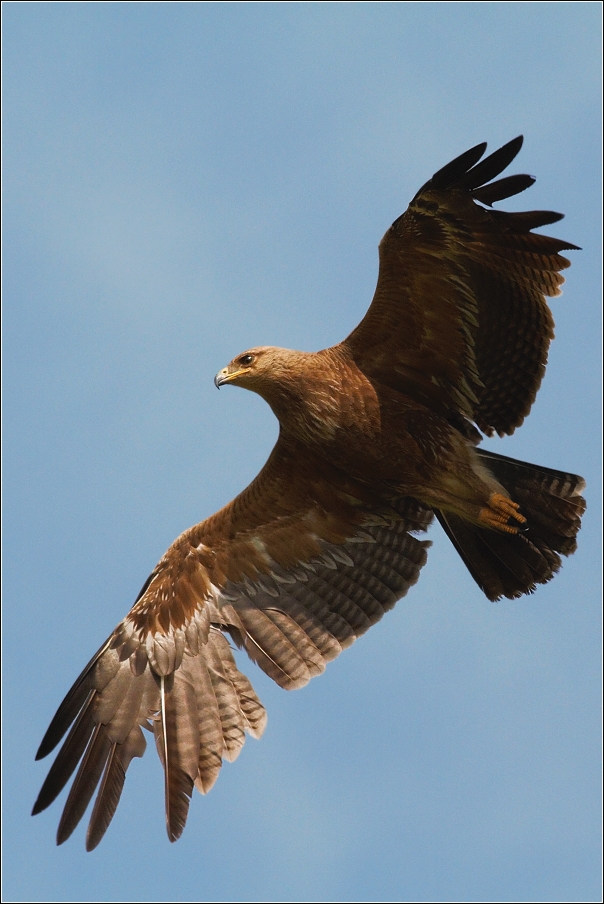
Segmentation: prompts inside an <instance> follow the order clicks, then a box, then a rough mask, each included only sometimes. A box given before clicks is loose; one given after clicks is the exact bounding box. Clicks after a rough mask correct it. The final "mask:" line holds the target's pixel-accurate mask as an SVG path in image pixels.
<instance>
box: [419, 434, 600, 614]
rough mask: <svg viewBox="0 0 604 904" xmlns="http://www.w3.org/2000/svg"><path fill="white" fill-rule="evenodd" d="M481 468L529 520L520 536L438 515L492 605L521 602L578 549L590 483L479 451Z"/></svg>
mask: <svg viewBox="0 0 604 904" xmlns="http://www.w3.org/2000/svg"><path fill="white" fill-rule="evenodd" d="M476 451H477V454H478V456H479V457H480V458H481V460H482V463H483V464H484V465H485V466H486V467H487V468H488V469H489V470H490V471H491V473H492V474H493V475H494V476H495V477H496V478H497V480H498V481H499V482H500V483H501V485H502V486H503V487H505V489H506V490H507V491H508V493H509V495H510V497H511V498H512V499H513V500H514V502H517V503H518V504H519V505H520V511H521V512H522V514H523V515H524V516H525V518H526V519H527V523H526V528H525V529H524V530H523V531H522V532H521V533H518V534H508V533H502V532H499V531H496V530H491V529H489V528H483V527H479V526H478V525H475V524H471V523H470V522H468V521H465V520H464V519H463V518H461V517H459V516H458V515H453V514H450V513H448V512H441V511H438V510H437V511H436V516H437V518H438V520H439V522H440V523H441V525H442V527H443V529H444V530H445V532H446V534H447V536H448V537H449V539H450V540H451V542H452V543H453V545H454V546H455V548H456V549H457V552H458V553H459V555H460V556H461V558H462V559H463V561H464V563H465V565H466V567H467V569H468V571H469V572H470V574H471V575H472V577H473V578H474V580H475V581H476V583H477V584H478V586H479V587H480V588H481V589H482V590H483V592H484V593H485V594H486V596H487V597H488V598H489V599H490V600H493V601H495V600H498V599H500V598H501V597H502V596H505V597H508V599H516V598H518V597H520V596H522V595H523V594H525V593H532V592H533V591H534V590H535V589H536V586H537V584H546V583H547V582H548V581H550V580H551V579H552V578H553V576H554V575H555V574H556V572H557V571H558V570H559V569H560V566H561V564H562V562H561V558H560V556H561V555H563V556H569V555H571V554H572V553H573V552H574V551H575V550H576V548H577V540H576V537H577V533H578V531H579V528H580V527H581V517H582V515H583V513H584V511H585V500H584V499H583V497H582V496H581V493H582V491H583V489H584V488H585V481H584V480H583V478H582V477H579V476H577V475H576V474H568V473H566V472H564V471H556V470H554V469H552V468H544V467H541V466H540V465H532V464H529V463H528V462H523V461H516V460H515V459H513V458H507V457H505V456H503V455H496V454H495V453H493V452H487V451H486V450H484V449H477V450H476Z"/></svg>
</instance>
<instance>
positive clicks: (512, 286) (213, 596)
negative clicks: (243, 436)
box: [33, 137, 585, 850]
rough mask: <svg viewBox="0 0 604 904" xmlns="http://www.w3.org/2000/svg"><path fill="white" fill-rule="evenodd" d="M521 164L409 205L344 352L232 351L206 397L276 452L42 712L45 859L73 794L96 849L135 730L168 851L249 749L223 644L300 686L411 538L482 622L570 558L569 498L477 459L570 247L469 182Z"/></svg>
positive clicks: (373, 603)
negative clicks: (223, 392) (158, 777)
mask: <svg viewBox="0 0 604 904" xmlns="http://www.w3.org/2000/svg"><path fill="white" fill-rule="evenodd" d="M521 145H522V137H518V138H516V139H514V140H513V141H510V142H509V143H508V144H506V145H505V146H504V147H502V148H500V149H499V150H497V151H495V153H493V154H491V155H490V156H488V157H486V158H485V159H483V160H482V159H481V158H482V157H483V155H484V152H485V149H486V144H485V143H483V144H479V145H477V146H476V147H474V148H472V149H471V150H469V151H467V152H466V153H464V154H462V155H461V156H459V157H457V158H456V159H455V160H453V161H452V162H451V163H449V164H447V165H446V166H445V167H443V168H442V169H440V170H439V171H438V172H437V173H435V174H434V175H433V176H432V178H431V179H430V180H429V181H428V182H426V183H425V185H423V186H422V188H420V190H419V191H418V192H417V194H416V195H415V197H414V198H413V200H412V201H411V204H410V206H409V208H408V210H407V211H406V213H404V214H403V215H402V216H400V217H399V218H398V219H397V220H395V222H394V223H393V224H392V226H391V227H390V229H389V230H388V231H387V232H386V234H385V236H384V238H383V239H382V241H381V244H380V248H379V256H380V266H379V277H378V283H377V288H376V291H375V295H374V298H373V301H372V303H371V306H370V307H369V310H368V311H367V313H366V315H365V317H364V318H363V320H362V321H361V323H360V324H359V325H358V326H357V327H356V329H354V330H353V332H352V333H351V334H350V335H349V336H348V338H347V339H345V340H344V341H343V342H341V343H340V344H339V345H335V346H333V347H332V348H327V349H323V350H322V351H319V352H310V353H309V352H300V351H291V350H288V349H282V348H271V347H266V346H265V347H261V348H252V349H249V350H248V351H245V352H244V353H243V354H240V355H238V356H237V357H236V358H234V359H233V360H232V361H231V363H230V364H228V365H227V366H226V367H224V368H223V369H222V370H221V371H220V372H219V373H218V374H217V375H216V378H215V383H216V385H217V386H218V387H221V386H226V385H228V384H232V385H234V386H242V387H244V388H246V389H251V390H252V391H254V392H257V393H258V394H259V395H260V396H262V398H263V399H265V400H266V401H267V402H268V404H269V405H270V406H271V408H272V410H273V412H274V414H275V415H276V417H277V418H278V420H279V427H280V430H279V437H278V440H277V443H276V445H275V447H274V449H273V451H272V452H271V454H270V456H269V459H268V461H267V462H266V464H265V465H264V467H263V468H262V470H261V471H260V473H259V474H258V476H257V477H256V478H255V480H253V481H252V483H251V484H250V485H249V486H248V487H247V488H246V489H245V490H243V492H242V493H240V495H239V496H237V497H236V498H235V499H233V501H232V502H230V503H229V504H228V505H226V506H225V507H224V508H223V509H221V510H220V511H219V512H217V513H216V514H214V515H212V516H211V517H210V518H208V519H207V520H205V521H202V522H201V523H200V524H197V525H195V526H194V527H192V528H190V529H189V530H187V531H185V532H184V533H183V534H181V536H180V537H178V539H177V540H175V542H174V543H173V544H172V546H171V547H170V548H169V549H168V551H167V552H166V554H165V555H164V556H163V558H162V559H161V560H160V561H159V562H158V564H157V566H156V567H155V569H154V570H153V572H152V573H151V575H150V576H149V577H148V578H147V580H146V581H145V583H144V585H143V588H142V590H141V592H140V594H139V596H138V598H137V600H136V602H135V603H134V606H133V607H132V609H131V610H130V612H129V613H128V615H127V616H126V617H125V619H124V620H123V621H122V622H121V623H120V624H119V625H118V626H117V628H116V629H115V630H114V631H113V633H112V634H111V636H110V637H109V638H108V639H107V640H106V641H105V643H104V644H103V645H102V646H101V647H100V649H99V650H98V652H97V653H95V655H94V656H93V657H92V659H91V660H90V662H89V663H88V665H87V666H86V668H85V669H84V671H83V672H82V674H81V675H80V677H79V678H78V679H77V681H76V682H75V684H74V685H73V687H72V688H71V690H70V691H69V693H68V694H67V696H66V697H65V699H64V701H63V702H62V704H61V706H60V707H59V709H58V711H57V713H56V715H55V717H54V719H53V720H52V722H51V724H50V727H49V728H48V731H47V732H46V734H45V736H44V739H43V741H42V743H41V745H40V749H39V750H38V754H37V758H38V759H39V758H41V757H45V756H46V755H47V754H48V753H50V751H51V750H53V749H54V747H55V746H56V745H57V744H58V743H59V741H60V740H61V739H62V738H63V736H64V735H65V734H66V733H67V737H66V739H65V741H64V742H63V745H62V747H61V749H60V752H59V754H58V756H57V758H56V759H55V761H54V763H53V765H52V767H51V769H50V772H49V774H48V777H47V778H46V781H45V782H44V784H43V786H42V789H41V791H40V794H39V796H38V799H37V801H36V804H35V806H34V811H33V812H34V813H39V812H40V811H41V810H44V809H45V808H46V807H48V806H49V804H51V803H52V802H53V801H54V799H55V798H56V797H57V795H58V794H59V793H60V791H61V790H62V789H63V788H64V786H65V785H66V783H67V782H68V781H69V780H70V778H71V776H72V774H73V772H74V771H75V770H76V769H77V773H76V776H75V779H74V780H73V783H72V785H71V789H70V791H69V794H68V797H67V801H66V803H65V807H64V809H63V814H62V816H61V820H60V823H59V829H58V833H57V843H58V844H61V843H62V842H64V841H65V840H66V839H67V838H68V837H69V836H70V835H71V833H72V832H73V830H74V828H75V827H76V825H77V824H78V822H79V821H80V819H81V817H82V815H83V814H84V811H85V810H86V808H87V806H88V804H89V802H90V800H91V798H92V796H93V794H94V792H95V790H96V789H97V787H98V792H97V796H96V800H95V803H94V806H93V809H92V814H91V817H90V822H89V826H88V833H87V837H86V847H87V849H88V850H91V849H92V848H94V847H96V845H97V844H98V843H99V842H100V840H101V838H102V837H103V835H104V833H105V831H106V829H107V827H108V825H109V823H110V821H111V819H112V817H113V814H114V812H115V809H116V807H117V805H118V802H119V799H120V795H121V792H122V788H123V784H124V779H125V775H126V770H127V769H128V766H129V764H130V761H131V760H132V758H133V757H140V756H142V755H143V753H144V751H145V747H146V740H145V733H146V732H147V731H149V732H150V733H151V734H152V735H154V737H155V742H156V745H157V750H158V753H159V756H160V759H161V762H162V764H163V768H164V774H165V814H166V825H167V831H168V837H169V839H170V841H175V840H176V839H177V838H178V837H179V836H180V835H181V833H182V831H183V829H184V826H185V822H186V819H187V813H188V808H189V803H190V799H191V795H192V792H193V786H194V785H195V786H196V787H197V788H198V789H199V791H201V792H202V793H204V794H205V793H206V792H207V791H209V790H210V788H211V787H212V785H213V784H214V782H215V781H216V778H217V776H218V773H219V771H220V767H221V765H222V761H223V759H224V758H226V759H227V760H234V759H235V757H236V756H237V755H238V754H239V752H240V750H241V747H242V745H243V742H244V738H245V733H246V732H247V733H248V734H251V735H252V736H253V737H259V736H260V735H261V734H262V732H263V730H264V727H265V723H266V713H265V710H264V707H263V706H262V704H261V703H260V701H259V700H258V698H257V696H256V694H255V693H254V690H253V688H252V686H251V684H250V682H249V681H248V679H247V678H246V677H245V676H244V675H243V674H242V673H241V672H240V671H239V669H238V667H237V665H236V664H235V659H234V658H233V654H232V648H231V644H234V645H235V646H236V647H239V648H242V649H245V651H246V652H247V653H248V655H249V656H250V658H251V659H252V660H253V661H254V662H256V663H257V664H258V665H259V666H260V668H261V669H263V670H264V671H265V672H266V673H267V674H268V675H270V677H271V678H273V679H274V680H275V681H276V682H277V683H278V684H279V685H280V686H281V687H284V688H288V689H292V688H299V687H302V686H303V685H305V684H306V683H307V682H308V681H309V679H310V678H312V677H314V676H315V675H319V674H320V673H321V672H323V671H324V669H325V666H326V663H328V662H330V661H331V660H332V659H335V657H336V656H338V655H339V653H341V652H342V650H343V649H345V648H346V647H348V646H350V645H351V644H352V643H353V641H354V640H356V638H357V637H359V636H360V635H361V634H363V633H364V632H365V631H367V629H368V628H370V627H371V625H373V624H375V623H376V622H377V621H379V619H381V617H382V616H383V615H384V613H385V612H387V611H388V610H389V609H391V608H392V607H393V606H394V604H395V603H396V601H397V600H398V599H400V598H401V597H402V596H404V595H405V593H406V592H407V590H408V589H409V587H411V586H412V585H413V584H415V582H416V581H417V579H418V577H419V573H420V570H421V568H422V566H423V565H424V563H425V561H426V549H427V547H428V546H429V543H428V542H426V541H425V540H422V539H419V538H418V536H417V534H422V533H423V532H424V531H425V530H426V529H427V528H428V526H429V524H430V522H431V521H432V520H433V517H434V516H436V518H437V519H438V521H439V522H440V523H441V525H442V527H443V528H444V530H445V532H446V533H447V535H448V536H449V538H450V540H451V541H452V542H453V544H454V546H455V548H456V549H457V551H458V553H459V555H460V556H461V558H462V560H463V562H464V563H465V565H466V567H467V568H468V570H469V571H470V574H471V575H472V577H473V578H474V580H475V581H476V583H477V584H478V585H479V587H480V588H481V589H482V590H483V591H484V593H485V594H486V596H487V597H488V599H490V600H498V599H500V598H501V597H508V598H510V599H514V598H516V597H519V596H521V595H522V594H525V593H532V592H533V591H534V590H535V587H536V585H537V584H545V583H546V582H547V581H549V580H550V579H551V578H552V577H553V576H554V574H555V573H556V572H557V571H558V569H559V567H560V556H561V555H565V556H567V555H569V554H570V553H572V552H574V550H575V548H576V535H577V532H578V530H579V527H580V521H581V516H582V514H583V512H584V510H585V503H584V500H583V498H582V496H581V492H582V490H583V487H584V481H583V480H582V478H580V477H578V476H576V475H574V474H569V473H566V472H562V471H556V470H552V469H550V468H544V467H539V466H536V465H532V464H527V463H525V462H521V461H515V460H514V459H512V458H507V457H504V456H501V455H496V454H494V453H492V452H487V451H484V450H482V449H480V448H479V447H478V444H479V443H480V440H481V438H482V436H483V435H486V436H492V435H493V434H495V433H497V434H498V435H499V436H504V435H505V434H511V433H513V432H514V430H515V429H516V427H518V426H520V425H521V424H522V422H523V420H524V418H525V417H526V416H527V414H528V413H529V411H530V409H531V406H532V404H533V402H534V400H535V396H536V394H537V390H538V389H539V385H540V383H541V380H542V377H543V375H544V372H545V365H546V361H547V353H548V347H549V344H550V341H551V339H552V338H553V320H552V315H551V313H550V310H549V307H548V305H547V303H546V300H545V297H544V296H546V295H548V296H554V295H559V294H560V284H561V283H562V282H563V278H562V276H561V275H560V271H561V270H563V269H565V268H566V267H568V266H569V261H568V260H567V259H566V258H565V257H562V256H561V255H560V253H559V252H560V251H562V250H564V249H575V248H576V247H577V246H576V245H571V244H570V243H568V242H564V241H560V240H559V239H555V238H550V237H548V236H545V235H542V234H539V233H534V232H533V231H532V230H533V229H535V228H536V227H541V226H545V225H546V224H549V223H554V222H556V221H557V220H559V219H561V214H558V213H553V212H552V211H542V210H541V211H528V212H525V213H506V212H502V211H499V210H494V209H493V208H492V205H493V204H494V203H496V202H498V201H501V200H502V199H504V198H508V197H510V196H511V195H515V194H517V193H518V192H521V191H523V190H524V189H526V188H528V187H529V186H530V185H531V184H532V183H533V182H534V179H533V178H532V177H531V176H528V175H516V176H508V177H505V178H502V179H499V180H497V181H492V180H493V179H495V177H497V176H498V175H499V174H500V173H501V172H502V171H503V170H504V169H505V168H506V167H507V166H508V164H509V163H510V162H511V161H512V160H513V159H514V157H515V156H516V154H517V153H518V151H519V150H520V147H521ZM479 161H480V162H479Z"/></svg>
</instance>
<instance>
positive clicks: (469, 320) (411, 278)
mask: <svg viewBox="0 0 604 904" xmlns="http://www.w3.org/2000/svg"><path fill="white" fill-rule="evenodd" d="M521 146H522V136H520V137H519V138H516V139H514V140H513V141H510V142H509V143H508V144H506V145H504V147H502V148H500V149H499V150H498V151H495V153H493V154H491V155H490V156H489V157H486V158H485V159H484V160H483V161H482V162H480V163H478V161H479V160H480V158H481V157H482V155H483V154H484V151H485V149H486V143H484V144H479V145H477V146H476V147H475V148H472V149H471V150H469V151H467V152H466V153H465V154H462V155H461V156H460V157H457V158H456V159H455V160H453V161H452V162H451V163H449V164H448V165H447V166H445V167H444V168H443V169H441V170H439V171H438V172H437V173H435V174H434V176H432V178H431V179H430V181H429V182H426V184H425V185H424V186H422V188H421V189H420V190H419V192H418V193H417V195H416V196H415V198H414V199H413V201H412V202H411V204H410V206H409V208H408V210H407V211H406V212H405V213H404V214H403V215H402V216H401V217H399V218H398V219H397V220H395V222H394V223H393V224H392V226H391V227H390V229H389V230H388V232H387V233H386V235H385V236H384V238H383V239H382V241H381V244H380V269H379V277H378V283H377V288H376V291H375V296H374V298H373V301H372V303H371V306H370V308H369V310H368V312H367V314H366V315H365V317H364V318H363V320H362V321H361V323H360V324H359V326H358V327H357V328H356V329H355V330H354V331H353V332H352V333H351V334H350V336H349V337H348V338H347V339H346V340H345V344H346V345H347V346H348V347H349V349H350V350H351V351H352V353H353V355H354V358H355V360H356V361H357V363H358V364H359V366H360V367H361V368H362V369H363V370H364V371H365V372H366V373H368V374H370V375H372V376H373V377H375V378H377V379H379V380H380V381H381V382H383V383H385V384H387V385H392V386H394V387H396V388H397V389H400V390H401V391H403V392H405V393H407V394H408V395H410V396H412V397H413V398H416V399H418V400H420V401H422V402H423V403H425V404H427V405H428V406H429V407H431V408H432V409H433V410H436V411H438V412H439V413H442V414H444V415H445V416H447V415H452V414H453V413H457V414H462V415H463V416H464V417H466V418H468V419H469V420H471V421H474V422H475V423H476V424H477V425H478V426H479V427H480V429H481V430H482V431H483V432H484V433H486V434H488V435H491V434H492V433H493V432H494V431H496V432H497V433H499V434H500V435H503V434H506V433H513V432H514V430H515V428H516V427H518V426H519V425H520V424H521V423H522V421H523V420H524V418H525V417H526V415H527V414H528V413H529V411H530V408H531V405H532V403H533V401H534V400H535V396H536V394H537V390H538V389H539V386H540V383H541V380H542V377H543V374H544V372H545V365H546V362H547V352H548V348H549V343H550V341H551V339H552V337H553V326H554V324H553V320H552V316H551V313H550V310H549V307H548V305H547V303H546V301H545V298H544V296H545V295H551V296H553V295H559V294H560V285H561V283H562V282H563V281H564V280H563V277H562V276H561V275H560V270H563V269H565V268H566V267H568V266H570V262H569V261H568V260H567V259H566V258H565V257H562V256H561V255H560V254H559V252H560V251H561V250H563V249H571V248H576V247H577V246H576V245H571V244H570V243H569V242H563V241H560V240H559V239H554V238H550V237H548V236H544V235H540V234H535V233H533V232H531V230H532V229H534V228H536V227H539V226H545V225H546V224H548V223H555V222H556V221H557V220H560V219H561V218H562V214H558V213H553V212H552V211H543V210H536V211H535V210H533V211H527V212H525V213H504V212H501V211H498V210H491V209H487V207H484V206H481V205H489V206H490V205H492V204H493V203H495V202H496V201H500V200H502V199H503V198H507V197H510V196H511V195H515V194H517V193H518V192H521V191H524V189H526V188H528V187H529V186H530V185H532V183H533V182H534V181H535V180H534V179H533V177H532V176H527V175H517V176H508V177H507V178H504V179H500V180H498V181H497V182H491V181H490V180H491V179H494V178H495V177H496V176H498V175H499V173H501V172H502V170H504V169H505V168H506V167H507V166H508V164H509V163H511V161H512V160H513V159H514V157H515V156H516V154H517V153H518V151H519V150H520V148H521ZM487 183H490V184H487ZM476 202H480V203H476Z"/></svg>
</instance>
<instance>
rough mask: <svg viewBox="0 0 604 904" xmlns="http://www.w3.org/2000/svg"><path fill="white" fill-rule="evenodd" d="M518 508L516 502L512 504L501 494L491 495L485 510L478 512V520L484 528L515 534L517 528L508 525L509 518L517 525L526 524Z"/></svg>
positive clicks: (513, 525)
mask: <svg viewBox="0 0 604 904" xmlns="http://www.w3.org/2000/svg"><path fill="white" fill-rule="evenodd" d="M519 509H520V506H519V505H518V503H517V502H512V500H511V499H508V497H507V496H502V494H501V493H493V495H492V496H491V498H490V499H489V505H488V507H487V508H483V509H481V510H480V514H479V516H478V517H479V520H480V522H481V523H482V524H484V525H485V526H486V527H494V528H495V529H496V530H501V531H505V533H508V534H517V533H518V528H517V527H516V525H515V524H508V521H509V520H510V518H513V519H514V521H517V522H518V523H519V524H526V518H525V517H524V515H522V514H521V513H520V511H519Z"/></svg>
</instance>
